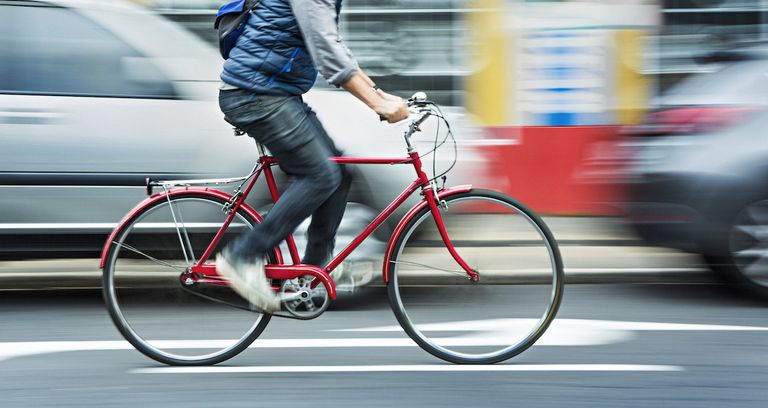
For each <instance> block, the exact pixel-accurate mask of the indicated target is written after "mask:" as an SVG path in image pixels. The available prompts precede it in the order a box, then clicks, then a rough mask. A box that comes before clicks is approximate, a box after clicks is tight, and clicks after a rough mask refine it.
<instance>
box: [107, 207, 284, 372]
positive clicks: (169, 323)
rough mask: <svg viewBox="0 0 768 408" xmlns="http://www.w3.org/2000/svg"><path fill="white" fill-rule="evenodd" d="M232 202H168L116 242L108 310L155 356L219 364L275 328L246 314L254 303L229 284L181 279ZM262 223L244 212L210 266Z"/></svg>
mask: <svg viewBox="0 0 768 408" xmlns="http://www.w3.org/2000/svg"><path fill="white" fill-rule="evenodd" d="M225 204H226V202H225V201H224V200H222V199H219V198H217V197H213V196H210V195H206V194H197V193H189V194H181V195H174V196H171V197H170V198H167V199H166V198H164V199H162V200H159V201H156V202H155V203H153V204H151V205H149V206H148V207H146V208H144V209H143V210H142V211H141V212H139V213H138V214H136V215H135V216H134V217H133V218H132V219H131V220H129V221H128V222H127V223H126V225H125V226H124V227H123V228H122V229H121V230H120V231H118V233H117V235H116V236H115V238H114V240H113V241H112V242H110V246H109V252H108V254H107V258H106V263H105V265H104V271H103V281H104V282H103V285H104V298H105V301H106V305H107V309H108V310H109V314H110V316H111V318H112V321H113V322H114V323H115V325H116V326H117V328H118V330H119V331H120V333H121V334H122V335H123V336H124V337H125V338H126V339H127V340H128V341H129V342H130V343H131V344H132V345H133V346H134V347H136V348H137V349H138V350H139V351H141V352H142V353H144V354H145V355H147V356H148V357H150V358H153V359H155V360H157V361H160V362H162V363H165V364H171V365H203V364H216V363H219V362H222V361H224V360H227V359H229V358H231V357H233V356H235V355H237V354H238V353H240V352H241V351H243V350H244V349H246V348H247V347H248V346H249V345H250V344H251V343H252V342H253V341H254V340H255V339H256V338H257V337H258V336H259V334H261V332H262V331H263V330H264V328H265V327H266V325H267V323H268V322H269V318H270V316H268V315H264V314H261V313H257V312H253V311H250V310H246V309H248V305H247V302H245V301H244V300H242V299H241V298H240V297H239V296H237V294H235V293H234V292H233V291H232V290H231V289H230V288H229V287H228V286H226V285H215V284H205V283H197V284H193V285H187V284H185V282H184V281H186V279H184V280H182V279H181V278H182V275H183V274H184V273H185V272H187V271H188V268H190V267H191V266H193V265H194V264H195V263H196V261H197V259H198V257H200V256H201V255H203V253H204V251H205V250H206V248H207V247H208V245H209V244H210V243H211V242H213V238H214V236H215V235H216V233H217V232H218V231H219V230H220V229H221V227H222V226H223V224H224V221H225V219H226V217H227V214H226V213H225V212H224V211H223V208H224V205H225ZM255 223H256V221H255V220H254V219H252V218H251V217H250V216H249V215H248V214H247V213H245V212H243V211H242V210H238V212H237V213H236V214H235V217H234V219H233V220H232V223H231V224H230V225H229V227H228V228H227V229H226V230H225V232H224V234H223V238H222V239H221V241H220V242H219V244H218V245H217V247H216V248H215V250H214V252H213V255H212V257H211V262H212V261H213V257H215V255H216V254H217V253H218V252H219V250H221V249H222V248H224V246H225V245H226V244H227V243H228V242H229V241H230V240H231V239H233V238H235V237H237V236H238V235H240V234H241V233H243V232H245V231H247V230H249V229H251V228H252V226H253V225H254V224H255ZM271 261H274V260H271ZM185 276H186V275H185ZM186 283H189V281H186ZM212 299H213V300H212ZM221 302H229V303H230V304H225V303H221ZM232 305H235V306H241V307H242V308H237V307H232Z"/></svg>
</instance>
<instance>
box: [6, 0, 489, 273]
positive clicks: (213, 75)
mask: <svg viewBox="0 0 768 408" xmlns="http://www.w3.org/2000/svg"><path fill="white" fill-rule="evenodd" d="M0 16H2V17H1V18H0V21H2V24H0V143H2V145H1V146H2V148H0V258H2V259H26V258H40V257H43V258H53V257H83V256H89V257H90V256H98V253H99V250H100V248H101V246H102V245H103V242H104V240H105V238H106V235H107V234H108V232H109V231H110V230H111V229H112V228H113V227H114V225H115V224H116V223H117V222H118V221H119V220H120V219H121V218H122V216H123V215H124V214H125V213H127V212H128V210H130V209H131V208H132V207H133V206H134V205H136V204H137V203H138V202H139V201H141V200H142V199H143V198H145V192H144V191H145V190H144V187H143V185H144V183H145V178H146V177H152V178H155V179H186V178H200V177H217V178H218V177H231V176H243V175H246V174H247V172H248V171H249V170H250V169H251V168H252V166H253V164H254V163H255V160H256V158H257V150H256V147H255V145H254V143H253V141H252V140H251V139H250V138H248V137H234V136H233V132H232V129H231V127H230V126H229V125H227V123H226V122H225V121H224V120H223V118H222V114H221V112H220V111H219V108H218V86H219V73H220V70H221V64H222V62H223V61H222V60H221V57H220V56H219V55H218V53H217V51H216V50H215V49H214V48H212V47H211V46H209V45H207V44H206V43H204V42H203V41H202V40H200V39H199V38H197V37H195V36H194V35H192V34H190V33H189V32H187V31H185V30H184V29H182V28H180V27H179V26H178V25H176V24H174V23H171V22H169V21H167V20H165V19H163V18H161V17H159V16H157V15H155V14H153V13H151V12H149V11H147V10H145V9H143V8H141V7H140V6H137V5H135V4H130V3H127V2H120V1H109V2H105V1H90V0H51V1H36V0H34V1H27V0H18V1H6V0H3V1H0ZM320 80H322V79H320ZM305 99H306V100H307V101H308V103H310V104H311V105H312V106H313V107H315V109H316V110H317V111H318V115H319V117H320V119H321V120H322V121H323V122H324V123H325V124H326V127H327V128H328V130H329V132H330V133H331V135H332V136H333V137H334V139H335V140H336V141H337V143H338V144H339V146H340V147H341V148H342V149H344V150H345V151H346V153H347V155H364V156H390V155H404V154H405V145H404V143H403V141H402V138H401V137H400V135H401V134H402V133H401V131H402V129H400V128H398V127H397V126H389V125H386V124H381V123H379V121H378V118H377V117H376V115H374V114H373V113H372V112H370V111H369V110H368V108H366V107H365V106H364V105H363V104H362V103H360V102H358V101H357V100H355V99H354V97H352V96H351V95H349V94H347V93H346V92H337V91H333V90H315V91H312V92H310V93H309V94H307V95H306V96H305ZM446 114H447V116H448V117H449V119H450V120H451V122H452V124H453V126H454V130H455V134H456V136H457V138H459V139H460V140H459V141H460V142H461V144H460V159H461V161H460V162H459V165H458V168H457V169H455V170H454V171H453V172H452V173H451V174H453V175H458V178H456V177H449V179H450V182H452V183H462V182H467V181H471V179H472V175H473V174H481V173H480V172H481V171H482V161H481V160H480V157H479V156H478V155H476V154H474V153H473V152H474V150H473V148H472V140H474V139H475V138H480V137H482V134H480V133H479V131H478V130H476V129H474V128H472V127H470V126H469V125H468V121H467V118H466V116H465V115H464V114H463V112H462V111H461V110H459V109H447V110H446ZM434 129H435V128H434V124H432V125H428V126H426V127H425V129H424V130H425V134H426V135H428V136H425V137H424V138H423V140H424V144H422V145H421V146H422V151H423V152H426V151H427V150H428V146H430V142H429V141H430V140H432V138H433V137H434V134H433V133H431V131H432V130H434ZM443 129H444V127H443ZM466 142H469V143H466ZM452 159H453V149H451V148H450V147H448V148H446V149H443V150H442V151H441V153H440V158H439V160H438V162H437V167H438V169H440V168H446V167H448V165H450V163H451V160H452ZM427 162H431V160H425V163H427ZM353 172H354V174H355V179H354V185H353V190H352V193H351V194H352V196H351V200H352V201H354V202H357V203H358V204H357V205H356V206H355V209H359V208H364V209H365V210H364V211H363V213H364V214H366V216H365V217H363V218H366V217H368V214H370V213H371V212H372V210H370V209H371V208H375V209H381V208H383V206H384V205H386V204H388V203H389V201H390V200H391V199H392V198H393V197H394V196H395V195H396V194H397V193H399V192H400V191H402V189H403V188H405V187H406V186H407V185H408V184H409V183H410V181H411V180H413V178H414V177H415V176H414V175H413V170H412V169H411V168H410V167H407V166H396V167H393V166H385V167H382V166H360V167H357V168H353ZM416 198H417V197H416ZM414 199H415V198H414ZM250 200H251V201H250V204H251V205H253V206H254V207H256V208H267V207H268V205H269V203H270V201H269V198H268V194H267V191H266V187H265V183H259V187H258V188H257V189H255V190H254V193H253V194H252V195H251V198H250ZM405 210H407V208H404V209H403V211H405ZM351 218H354V219H358V220H359V219H360V212H359V211H358V212H357V213H356V214H352V217H351ZM393 218H395V217H393ZM396 221H397V220H396V219H393V220H392V222H396ZM360 222H363V221H358V223H360ZM390 228H391V226H390ZM360 229H362V227H360ZM386 232H387V231H386V228H384V231H382V232H381V233H380V235H379V236H380V238H382V239H383V237H384V236H386Z"/></svg>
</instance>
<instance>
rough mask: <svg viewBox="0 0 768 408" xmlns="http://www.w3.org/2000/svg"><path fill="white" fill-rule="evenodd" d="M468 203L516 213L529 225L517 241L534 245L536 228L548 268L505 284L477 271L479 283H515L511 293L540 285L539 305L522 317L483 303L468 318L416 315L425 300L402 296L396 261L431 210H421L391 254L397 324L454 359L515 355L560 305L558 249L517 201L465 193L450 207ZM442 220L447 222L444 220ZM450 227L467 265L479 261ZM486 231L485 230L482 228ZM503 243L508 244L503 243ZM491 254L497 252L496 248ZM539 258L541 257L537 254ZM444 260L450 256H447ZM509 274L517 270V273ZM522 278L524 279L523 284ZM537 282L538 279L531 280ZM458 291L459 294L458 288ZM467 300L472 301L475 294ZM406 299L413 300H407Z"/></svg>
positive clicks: (436, 351) (496, 358) (429, 347)
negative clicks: (493, 309)
mask: <svg viewBox="0 0 768 408" xmlns="http://www.w3.org/2000/svg"><path fill="white" fill-rule="evenodd" d="M470 202H471V203H472V206H476V204H477V203H480V204H488V203H490V204H493V205H498V206H503V207H504V208H506V209H508V210H511V211H513V212H514V214H515V215H514V216H515V217H517V218H516V221H517V222H516V224H517V225H520V222H525V223H526V224H527V225H528V226H529V229H530V231H529V232H530V234H528V235H527V236H525V237H522V238H524V239H522V241H524V242H518V244H519V245H523V244H525V245H532V244H531V242H530V239H531V236H532V235H533V234H534V233H535V236H537V237H538V238H539V240H540V243H541V246H542V248H544V249H545V251H546V255H543V254H541V251H539V252H538V253H537V256H538V257H539V258H540V257H542V256H545V257H546V259H547V260H546V263H548V265H549V267H548V270H547V271H542V270H537V271H530V272H535V273H532V274H529V276H523V275H522V274H521V275H519V276H516V277H514V279H518V280H519V282H518V283H514V282H511V281H509V282H506V283H504V282H502V281H501V280H500V279H502V277H501V276H495V277H494V276H492V274H490V273H489V271H488V270H486V271H485V272H484V271H483V270H482V269H480V271H479V272H480V275H481V282H480V286H483V282H484V280H485V281H488V280H491V281H493V280H494V279H496V280H497V282H496V283H494V284H493V285H491V286H496V289H498V288H501V287H502V286H504V285H514V286H518V288H516V290H514V292H521V291H520V290H522V289H524V287H528V288H530V287H531V286H532V285H536V286H539V288H538V289H536V290H535V292H536V296H535V298H536V299H537V300H536V301H537V302H541V305H539V306H537V308H538V309H539V311H538V312H537V313H536V314H535V315H534V314H533V313H530V314H528V315H527V316H523V315H522V314H517V315H516V313H514V312H513V313H510V314H509V315H508V316H507V317H501V316H502V315H504V313H487V310H483V307H485V306H481V307H480V308H479V309H478V310H477V311H475V312H474V313H469V317H470V318H469V319H467V318H464V319H462V318H459V319H457V318H456V317H457V315H462V316H466V315H467V313H466V312H464V311H463V310H459V311H458V313H456V315H454V316H448V318H446V319H441V318H437V316H435V317H430V316H418V314H419V313H421V312H419V313H415V312H414V310H417V309H419V308H424V306H422V305H421V304H418V303H419V302H423V303H427V302H426V301H423V300H421V299H418V296H419V295H416V299H415V300H416V301H415V302H412V301H408V300H406V299H404V297H405V296H403V293H402V292H403V290H401V288H400V287H401V285H403V286H405V284H403V283H402V280H403V274H402V270H401V265H402V263H401V261H400V260H401V259H402V257H403V253H404V250H405V249H406V247H407V243H408V242H409V241H410V240H411V238H412V236H413V235H414V233H416V234H419V232H418V229H419V227H420V226H421V225H423V223H424V222H425V221H426V220H429V219H431V214H430V213H429V212H425V213H424V214H422V215H421V216H420V217H419V218H418V219H416V221H415V222H414V224H413V228H411V229H409V231H407V233H406V234H405V235H404V238H403V243H404V244H403V245H401V246H400V247H399V248H398V251H397V253H396V257H395V259H397V260H398V265H392V267H393V269H395V270H396V271H395V273H393V274H392V276H391V278H390V279H391V280H390V284H391V285H393V288H395V290H394V291H393V294H394V296H393V298H394V299H393V300H394V302H395V306H396V307H397V308H398V309H399V310H401V314H402V319H401V323H403V321H405V322H406V324H405V325H403V326H404V328H405V329H406V331H407V332H408V334H409V335H410V336H411V337H412V338H413V339H414V340H415V341H416V342H417V343H419V344H420V345H421V346H422V347H424V348H425V349H427V351H429V352H431V353H432V354H435V355H437V356H438V357H440V358H443V359H446V360H449V361H453V362H475V363H484V362H497V361H501V360H504V359H507V358H509V357H512V356H513V355H515V354H518V353H520V352H522V351H523V350H525V349H527V348H528V347H530V345H532V344H533V343H534V342H535V341H536V340H537V339H538V338H539V337H540V336H541V335H542V334H543V332H544V330H546V328H547V327H548V325H549V323H550V322H551V319H552V318H553V317H554V314H555V313H556V311H557V308H558V306H559V302H560V298H561V290H562V276H561V275H562V269H561V267H560V265H559V256H558V255H557V249H556V248H555V247H553V245H554V244H553V243H551V242H549V240H548V239H547V236H546V234H545V233H544V231H543V230H542V229H541V228H540V227H539V226H538V225H537V224H536V222H534V220H533V219H532V218H531V217H530V216H529V215H528V214H526V213H525V212H524V211H520V210H519V209H518V208H517V206H516V205H513V204H511V203H508V202H505V201H502V200H499V199H496V198H492V197H483V196H469V197H465V198H457V199H454V200H451V201H449V202H448V211H450V209H451V207H456V206H457V204H462V203H470ZM443 215H444V217H445V211H443ZM470 217H471V215H470ZM505 219H506V217H505ZM446 224H448V221H447V220H446ZM448 228H449V235H451V237H452V240H454V241H455V242H454V244H456V246H457V249H458V250H459V252H460V253H462V252H463V253H462V257H464V258H465V260H467V261H468V263H469V264H470V267H473V268H475V266H474V265H476V264H477V261H476V260H475V261H474V262H473V260H472V259H467V258H472V257H473V256H472V255H469V256H465V255H466V254H471V252H472V251H471V250H466V249H462V245H464V246H471V244H470V243H469V242H462V240H461V239H458V240H457V239H456V238H454V236H455V235H454V233H452V232H451V226H450V225H449V226H448ZM495 231H496V230H495ZM486 232H488V231H487V230H486ZM496 232H497V231H496ZM459 236H460V235H459ZM467 241H469V239H467ZM500 242H501V241H500ZM504 242H507V241H504ZM507 244H509V243H508V242H507ZM510 245H512V246H511V247H512V248H515V247H514V245H516V244H515V243H514V242H513V243H511V244H510ZM510 251H517V250H510ZM502 252H503V251H502ZM517 252H519V251H517ZM494 253H500V252H499V251H494ZM445 258H447V255H445ZM512 258H513V257H510V259H512ZM538 261H541V260H540V259H539V260H538ZM448 262H454V261H453V260H452V259H451V260H449V261H448ZM454 264H455V262H454ZM446 273H447V272H446ZM497 273H498V271H497ZM513 273H515V274H517V272H513ZM462 279H464V278H462ZM542 279H543V280H542ZM526 280H528V283H527V284H526ZM467 281H468V279H467ZM535 282H539V283H538V284H535ZM542 284H543V286H546V288H543V289H542V287H541V286H542ZM441 289H442V288H441ZM518 289H520V290H518ZM429 290H434V288H430V289H429ZM470 290H472V289H470ZM524 290H529V289H524ZM456 292H457V293H460V291H456ZM461 296H463V294H461ZM494 296H498V295H493V294H491V295H488V297H489V298H492V297H494ZM518 296H519V295H518ZM522 297H523V298H526V299H531V298H532V297H534V296H532V293H527V294H525V295H524V296H522ZM459 298H460V296H457V297H456V299H459ZM412 300H413V299H412ZM470 300H472V301H473V302H474V301H475V300H476V299H470ZM481 301H482V299H481ZM408 303H412V304H411V305H409V304H408ZM452 303H455V302H454V301H448V302H446V303H445V304H446V308H448V307H454V306H452V305H451V304H452ZM490 303H491V302H488V304H490ZM509 305H510V306H515V304H514V302H510V303H509ZM469 306H471V304H470V302H466V304H465V305H463V306H461V307H460V308H459V309H463V308H464V307H469ZM486 306H487V305H486ZM427 307H428V306H427ZM435 310H437V309H435ZM446 312H448V310H446ZM447 314H451V313H447ZM510 315H511V317H510ZM499 317H501V318H499ZM420 320H424V321H425V322H421V321H420ZM513 331H515V333H512V332H513ZM500 333H503V334H500ZM456 334H458V335H456ZM436 336H442V337H436Z"/></svg>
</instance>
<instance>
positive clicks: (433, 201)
mask: <svg viewBox="0 0 768 408" xmlns="http://www.w3.org/2000/svg"><path fill="white" fill-rule="evenodd" d="M436 190H437V189H436V188H435V184H434V182H432V183H430V188H425V189H424V197H425V198H426V200H427V205H429V210H430V212H431V213H432V219H434V220H435V224H436V226H437V230H438V232H439V233H440V238H442V240H443V243H444V244H445V248H446V249H448V252H449V253H450V254H451V256H452V257H453V259H454V260H455V261H456V263H458V264H459V266H461V268H462V269H463V270H464V272H466V274H467V276H468V278H469V280H470V281H472V282H474V283H479V282H480V274H479V272H478V271H476V270H474V269H472V268H471V267H470V266H469V265H468V264H467V262H466V261H464V258H462V257H461V255H459V252H458V251H456V247H455V246H454V245H453V242H451V238H450V237H449V236H448V230H447V229H446V228H445V222H444V221H443V215H442V214H441V213H440V209H441V208H443V209H447V207H448V206H447V205H446V204H445V202H443V201H438V200H440V197H438V195H437V193H436Z"/></svg>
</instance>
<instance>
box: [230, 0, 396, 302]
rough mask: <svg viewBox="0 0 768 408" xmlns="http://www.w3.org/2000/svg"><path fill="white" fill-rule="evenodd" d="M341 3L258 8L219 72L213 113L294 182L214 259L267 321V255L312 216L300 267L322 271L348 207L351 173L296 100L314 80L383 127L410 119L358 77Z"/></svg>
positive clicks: (281, 0)
mask: <svg viewBox="0 0 768 408" xmlns="http://www.w3.org/2000/svg"><path fill="white" fill-rule="evenodd" d="M341 3H342V0H262V1H261V3H259V4H258V5H257V7H256V8H255V9H254V10H253V11H252V13H251V15H250V16H249V17H248V21H247V24H246V26H245V29H244V31H243V33H242V34H241V35H240V37H239V38H238V40H237V45H236V46H235V48H233V49H232V51H231V52H230V54H229V59H227V61H226V62H225V63H224V70H223V72H222V74H221V79H222V82H223V83H222V86H221V91H220V94H219V105H220V107H221V110H222V112H224V116H225V119H226V120H227V122H229V123H230V124H232V125H234V126H236V127H238V128H240V129H243V130H244V131H246V132H247V133H248V135H249V136H250V137H252V138H254V139H255V140H256V141H257V142H259V143H262V144H264V145H265V146H266V147H267V148H268V149H269V150H270V152H271V153H272V155H274V156H275V157H277V158H278V160H279V165H280V168H281V169H282V170H283V171H284V172H285V173H287V174H288V175H290V176H292V177H293V179H294V181H293V183H292V184H291V185H290V186H289V187H288V189H286V191H285V192H284V193H283V195H282V197H281V198H280V200H278V201H277V203H276V204H275V205H274V207H273V208H272V210H271V211H270V212H269V213H268V214H267V216H266V217H265V218H264V221H263V222H262V223H260V224H258V225H256V226H255V227H254V228H253V229H252V230H251V231H249V232H247V233H245V234H243V235H242V236H240V237H238V238H237V239H236V240H234V241H233V242H231V243H230V244H229V245H228V246H227V247H226V248H225V249H224V250H223V251H221V253H220V254H219V255H218V256H217V258H216V268H217V270H218V271H219V273H220V274H221V275H222V276H224V277H225V278H227V279H228V280H229V281H230V284H231V286H232V287H233V289H234V290H235V291H236V292H237V293H238V294H240V295H241V296H243V297H244V298H245V299H246V300H248V301H249V302H250V303H252V304H253V305H254V306H256V307H258V308H259V309H261V310H264V311H266V312H270V313H271V312H275V311H278V310H280V300H279V298H278V296H277V294H275V293H274V292H273V291H272V289H271V287H270V284H269V282H268V281H267V278H266V274H265V272H264V256H265V255H266V253H267V252H268V251H269V250H271V249H272V248H274V247H275V246H276V245H277V244H278V243H279V242H280V241H282V240H283V239H285V237H286V236H287V235H288V234H290V233H291V232H293V231H294V230H295V229H296V227H298V225H299V224H300V223H301V222H302V221H303V220H304V219H306V218H308V217H309V216H312V221H311V223H310V226H309V230H308V231H307V249H306V252H305V254H304V257H303V258H302V263H304V264H311V265H318V266H323V265H325V263H326V262H327V261H328V260H329V259H330V257H331V255H332V253H333V246H334V242H335V235H336V231H337V229H338V226H339V223H340V222H341V218H342V216H343V215H344V209H345V207H346V199H347V193H348V192H349V187H350V181H351V180H350V176H349V173H348V172H347V171H346V170H345V169H344V166H343V165H338V164H335V163H333V162H331V161H329V160H328V158H329V157H331V156H341V155H342V152H341V151H339V149H338V148H337V147H336V146H335V144H334V143H333V140H332V139H331V138H330V137H329V136H328V133H327V132H326V131H325V129H324V128H323V126H322V124H321V123H320V121H319V120H318V118H317V116H316V115H315V113H314V112H313V111H312V109H311V108H310V107H309V106H308V105H307V104H305V103H304V102H303V100H302V97H301V95H302V94H304V93H306V92H307V91H309V89H310V88H311V87H312V85H313V84H314V82H315V79H316V77H317V72H318V71H319V72H320V74H321V75H322V76H323V77H325V79H326V80H327V81H328V82H330V83H331V84H332V85H335V86H337V87H339V86H340V87H342V88H344V89H346V90H347V91H349V92H350V93H352V94H353V95H354V96H355V97H357V98H358V99H360V100H361V101H362V102H364V103H365V104H366V105H368V107H370V108H371V109H372V110H374V111H375V112H376V113H378V114H379V115H380V116H381V117H383V118H385V119H386V120H387V121H388V122H390V123H395V122H399V121H401V120H404V119H406V118H407V117H408V109H407V106H406V104H405V102H404V101H403V100H402V99H401V98H399V97H397V96H393V95H390V94H388V93H386V92H384V91H382V90H381V89H379V88H378V87H377V86H376V84H374V82H373V81H372V80H371V79H370V78H369V77H368V76H367V75H366V74H365V73H364V72H363V70H361V69H360V67H359V65H358V64H357V62H356V60H355V58H354V57H353V56H352V54H351V52H350V51H349V49H348V48H347V47H346V46H345V45H344V43H343V41H342V39H341V37H340V35H339V13H340V12H341Z"/></svg>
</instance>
